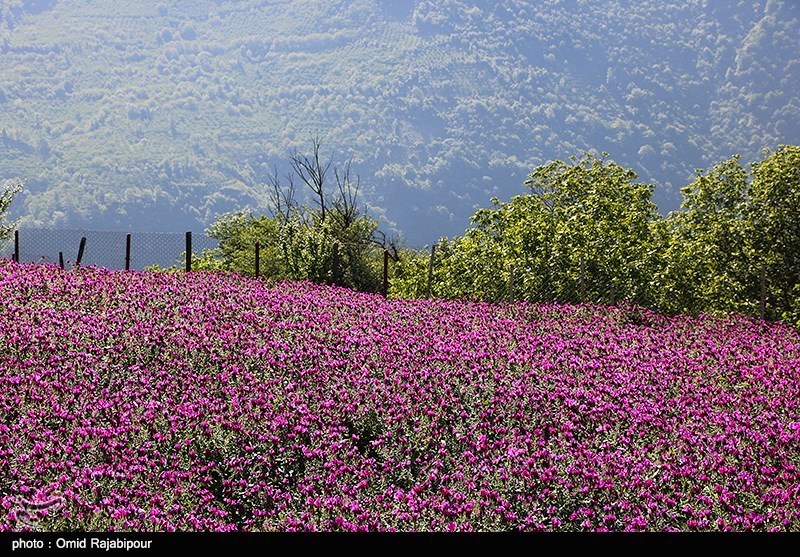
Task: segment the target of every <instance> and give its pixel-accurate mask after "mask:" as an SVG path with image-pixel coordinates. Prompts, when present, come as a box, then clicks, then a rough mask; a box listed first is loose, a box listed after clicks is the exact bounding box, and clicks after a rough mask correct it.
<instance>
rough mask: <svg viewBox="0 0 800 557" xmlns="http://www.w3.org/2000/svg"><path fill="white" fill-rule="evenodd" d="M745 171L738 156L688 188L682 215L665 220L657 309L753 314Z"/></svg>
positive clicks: (753, 275)
mask: <svg viewBox="0 0 800 557" xmlns="http://www.w3.org/2000/svg"><path fill="white" fill-rule="evenodd" d="M747 179H748V178H747V171H746V170H745V169H744V168H743V167H742V166H741V164H740V163H739V157H738V156H735V157H733V158H731V159H730V160H727V161H725V162H722V163H719V164H717V165H716V166H714V167H713V168H712V169H711V170H710V171H709V172H707V173H703V172H702V171H699V170H698V171H697V178H696V179H695V180H694V181H693V182H692V183H691V184H689V185H688V186H686V187H684V188H683V189H682V190H681V192H682V194H683V199H684V201H683V204H682V209H683V211H681V212H676V213H672V214H670V216H669V218H668V219H667V223H666V225H667V227H668V228H669V239H668V241H667V245H666V249H665V251H664V255H665V260H666V269H665V274H664V276H663V277H662V282H661V283H660V287H661V296H660V299H659V305H660V306H661V308H662V309H665V310H667V311H670V312H675V313H680V312H692V313H700V312H704V313H715V312H738V313H751V314H752V313H753V312H754V311H755V309H756V307H755V305H754V303H753V300H755V299H757V298H756V297H757V296H758V292H757V291H756V289H755V287H756V285H757V279H756V276H757V275H756V273H755V268H754V267H753V262H752V255H753V254H752V251H751V250H750V249H749V244H748V240H749V239H750V238H752V237H753V234H752V232H753V231H752V226H751V224H750V222H749V221H748V219H747V218H746V214H745V213H746V208H747Z"/></svg>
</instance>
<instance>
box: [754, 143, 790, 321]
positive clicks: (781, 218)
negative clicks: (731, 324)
mask: <svg viewBox="0 0 800 557" xmlns="http://www.w3.org/2000/svg"><path fill="white" fill-rule="evenodd" d="M749 198H750V200H749V206H748V218H749V220H751V221H752V226H753V233H752V235H751V236H750V240H751V241H750V243H751V249H752V251H753V253H754V258H755V259H756V260H757V262H758V263H759V265H760V263H764V264H765V265H766V271H767V272H766V274H767V281H768V289H767V293H768V296H767V309H768V317H771V318H777V319H781V320H784V321H788V322H792V323H796V324H798V325H800V146H797V145H782V146H780V147H779V148H778V149H777V150H776V151H775V152H774V153H769V154H768V155H767V157H766V158H765V159H764V160H763V161H761V162H759V163H757V164H755V165H753V179H752V182H751V184H750V188H749Z"/></svg>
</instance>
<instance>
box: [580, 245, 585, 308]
mask: <svg viewBox="0 0 800 557" xmlns="http://www.w3.org/2000/svg"><path fill="white" fill-rule="evenodd" d="M585 301H586V260H585V259H584V257H583V256H581V303H584V302H585Z"/></svg>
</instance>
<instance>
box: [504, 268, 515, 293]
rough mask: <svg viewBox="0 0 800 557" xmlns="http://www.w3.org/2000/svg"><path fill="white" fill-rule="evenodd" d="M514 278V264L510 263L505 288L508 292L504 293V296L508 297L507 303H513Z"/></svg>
mask: <svg viewBox="0 0 800 557" xmlns="http://www.w3.org/2000/svg"><path fill="white" fill-rule="evenodd" d="M515 278H516V277H515V276H514V264H513V263H511V264H510V265H509V266H508V286H507V289H508V290H507V292H506V295H507V296H508V301H509V302H513V301H514V279H515Z"/></svg>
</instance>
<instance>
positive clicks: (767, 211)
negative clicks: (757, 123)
mask: <svg viewBox="0 0 800 557" xmlns="http://www.w3.org/2000/svg"><path fill="white" fill-rule="evenodd" d="M526 185H527V186H528V187H529V188H530V193H528V194H527V195H519V196H516V197H514V198H513V199H512V200H511V201H510V202H508V203H502V202H500V201H498V200H497V199H493V200H492V206H491V207H490V208H486V209H480V210H478V211H477V212H476V213H475V214H474V215H473V217H472V222H473V224H474V226H473V227H472V228H471V229H469V230H467V232H466V233H465V234H464V235H463V236H461V237H456V238H453V239H443V240H441V241H440V243H439V244H438V245H437V249H436V258H435V265H434V272H433V274H432V279H433V280H432V286H431V291H432V292H431V294H432V295H433V296H438V297H444V298H462V297H469V298H476V299H481V300H489V301H500V300H506V299H525V300H532V301H543V302H551V301H564V302H578V301H580V299H581V294H582V293H583V295H584V300H585V301H589V302H601V303H609V302H611V301H616V300H622V299H626V300H631V301H634V302H636V303H637V304H640V305H643V306H646V307H651V308H654V309H658V310H661V311H664V312H667V313H671V314H676V313H690V314H698V313H711V314H714V313H728V312H735V313H744V314H749V315H757V314H758V313H759V311H760V298H761V281H760V274H761V267H762V264H763V265H764V266H765V275H766V281H765V293H766V300H765V301H766V315H765V316H766V317H767V318H770V319H780V320H783V321H786V322H790V323H795V324H798V325H800V209H798V208H800V147H798V146H781V147H779V148H778V149H777V151H775V152H774V153H771V154H769V153H768V155H767V157H766V158H765V159H764V160H763V161H762V162H759V163H756V164H754V165H752V171H751V172H748V171H747V170H746V169H745V168H744V167H743V166H742V165H741V164H740V162H739V157H738V156H734V157H732V158H730V159H729V160H726V161H723V162H721V163H719V164H717V165H715V166H713V167H712V168H711V169H710V170H708V171H706V172H704V171H701V170H698V171H697V172H696V178H695V179H694V181H692V182H691V183H690V184H689V185H687V186H685V187H684V188H682V190H681V193H682V195H683V203H682V206H681V210H680V211H676V212H673V213H670V215H669V216H668V217H667V218H661V217H660V216H659V215H658V214H657V213H656V211H655V206H654V205H653V203H652V201H651V199H650V197H651V194H652V187H651V186H649V185H645V184H641V183H638V182H637V181H636V174H635V173H633V171H631V170H629V169H625V168H623V167H621V166H619V165H617V164H615V163H613V162H611V161H608V160H606V158H605V157H604V158H599V157H596V156H594V155H591V154H584V156H583V157H582V158H580V159H576V158H574V157H573V158H572V159H570V163H564V162H562V161H554V162H551V163H548V164H545V165H541V166H538V167H536V168H535V169H534V170H533V172H532V173H531V174H530V177H529V179H528V180H527V182H526ZM429 262H430V256H429V253H428V252H427V251H420V252H408V251H406V252H403V253H402V257H401V259H400V262H399V263H398V265H397V268H396V270H395V278H394V282H393V285H392V291H393V294H394V295H395V296H399V297H421V296H424V295H425V293H426V292H427V280H428V275H429ZM582 267H583V272H581V268H582ZM581 276H583V282H581Z"/></svg>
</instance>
